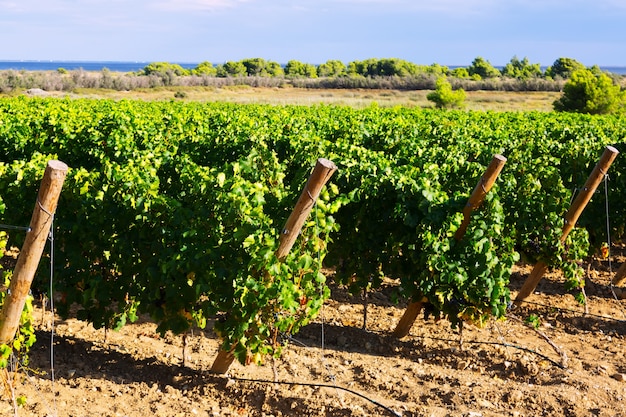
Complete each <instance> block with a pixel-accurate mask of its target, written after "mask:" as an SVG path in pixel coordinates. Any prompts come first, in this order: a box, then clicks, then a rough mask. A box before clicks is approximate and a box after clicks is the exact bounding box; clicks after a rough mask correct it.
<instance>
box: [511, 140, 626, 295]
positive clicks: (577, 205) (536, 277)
mask: <svg viewBox="0 0 626 417" xmlns="http://www.w3.org/2000/svg"><path fill="white" fill-rule="evenodd" d="M618 153H619V151H618V150H617V149H615V148H614V147H612V146H607V147H606V148H605V150H604V153H603V154H602V157H601V158H600V160H599V161H598V163H597V164H596V166H595V168H594V169H593V171H592V172H591V175H589V178H587V181H586V182H585V185H584V187H583V189H582V190H581V191H580V192H579V193H578V195H577V196H576V199H574V202H573V203H572V205H571V207H570V209H569V210H568V211H567V214H566V215H565V223H564V225H563V232H562V234H561V239H560V240H561V243H563V242H565V240H566V239H567V235H569V232H571V231H572V229H573V228H574V226H576V222H577V221H578V218H579V217H580V215H581V214H582V212H583V210H584V209H585V207H587V204H588V203H589V201H590V200H591V197H592V196H593V194H594V193H595V192H596V189H597V188H598V185H600V183H601V182H602V180H603V179H604V177H605V176H606V174H607V172H608V170H609V167H610V166H611V164H612V163H613V161H614V160H615V158H616V157H617V154H618ZM547 270H548V265H546V264H545V263H544V262H537V263H536V264H535V266H534V268H533V270H532V271H531V273H530V275H529V276H528V278H526V281H525V282H524V284H523V285H522V288H521V289H520V290H519V292H518V293H517V296H516V297H515V301H514V303H515V305H519V304H521V302H522V301H523V300H525V299H526V298H527V297H528V296H529V295H530V294H532V293H533V291H535V288H537V284H539V281H541V278H543V275H544V274H545V273H546V271H547Z"/></svg>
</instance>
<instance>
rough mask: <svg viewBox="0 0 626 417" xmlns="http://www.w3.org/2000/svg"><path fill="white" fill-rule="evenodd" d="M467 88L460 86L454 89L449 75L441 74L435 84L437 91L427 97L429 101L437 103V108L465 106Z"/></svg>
mask: <svg viewBox="0 0 626 417" xmlns="http://www.w3.org/2000/svg"><path fill="white" fill-rule="evenodd" d="M465 96H466V95H465V90H463V89H462V88H459V89H458V90H453V89H452V85H451V84H450V82H449V81H448V79H447V77H446V76H445V75H444V76H441V77H439V78H437V82H436V84H435V91H433V92H432V93H429V94H428V95H427V96H426V98H427V99H428V100H429V101H432V102H433V103H435V106H436V107H437V108H447V107H452V108H456V107H463V105H464V102H465Z"/></svg>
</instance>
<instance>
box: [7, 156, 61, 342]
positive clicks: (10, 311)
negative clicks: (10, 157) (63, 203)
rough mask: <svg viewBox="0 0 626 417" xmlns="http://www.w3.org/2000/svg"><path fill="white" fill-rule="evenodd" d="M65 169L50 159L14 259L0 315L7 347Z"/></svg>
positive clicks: (26, 292)
mask: <svg viewBox="0 0 626 417" xmlns="http://www.w3.org/2000/svg"><path fill="white" fill-rule="evenodd" d="M67 170H68V167H67V165H65V164H64V163H63V162H61V161H56V160H52V161H49V162H48V166H47V167H46V170H45V172H44V176H43V179H42V180H41V186H40V188H39V193H38V195H37V202H36V203H35V209H34V211H33V216H32V218H31V221H30V229H29V231H28V233H27V234H26V239H25V240H24V245H23V246H22V249H21V251H20V254H19V256H18V258H17V264H16V265H15V269H14V270H13V277H12V278H11V285H10V286H9V294H8V296H7V298H6V300H5V303H4V306H3V308H2V312H0V344H9V343H10V342H11V340H13V338H14V337H15V333H16V332H17V328H18V326H19V323H20V316H21V315H22V310H23V309H24V304H25V303H26V297H27V295H28V292H29V291H30V286H31V284H32V282H33V278H34V277H35V272H37V267H38V266H39V261H40V259H41V255H42V254H43V250H44V248H45V246H46V241H47V240H48V235H49V233H50V227H51V226H52V219H53V216H54V212H55V210H56V208H57V203H58V201H59V196H60V194H61V189H62V188H63V182H64V181H65V176H66V175H67Z"/></svg>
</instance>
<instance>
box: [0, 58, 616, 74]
mask: <svg viewBox="0 0 626 417" xmlns="http://www.w3.org/2000/svg"><path fill="white" fill-rule="evenodd" d="M148 64H150V62H142V61H132V62H131V61H36V60H32V61H6V60H0V71H2V70H16V71H21V70H25V71H56V70H58V69H59V68H63V69H66V70H68V71H69V70H77V69H82V70H84V71H102V70H103V69H105V68H106V69H108V70H109V71H114V72H136V71H140V70H142V69H144V68H145V67H146V66H147V65H148ZM171 64H178V65H180V66H181V67H183V68H186V69H192V68H195V67H196V66H197V65H198V63H197V62H171ZM455 67H458V65H454V66H450V68H455ZM496 68H501V67H496ZM600 68H601V69H602V70H604V71H608V72H611V73H613V74H619V75H626V66H623V67H622V66H600ZM541 69H542V70H543V71H545V69H546V67H542V68H541Z"/></svg>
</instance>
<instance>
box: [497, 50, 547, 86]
mask: <svg viewBox="0 0 626 417" xmlns="http://www.w3.org/2000/svg"><path fill="white" fill-rule="evenodd" d="M502 75H504V76H505V77H511V78H517V79H518V80H528V79H530V78H538V77H541V76H542V72H541V65H539V64H531V63H530V62H529V61H528V58H524V59H522V60H521V61H520V60H519V59H518V58H517V56H514V57H513V58H511V61H510V62H509V63H508V64H506V65H505V66H504V68H503V69H502Z"/></svg>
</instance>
